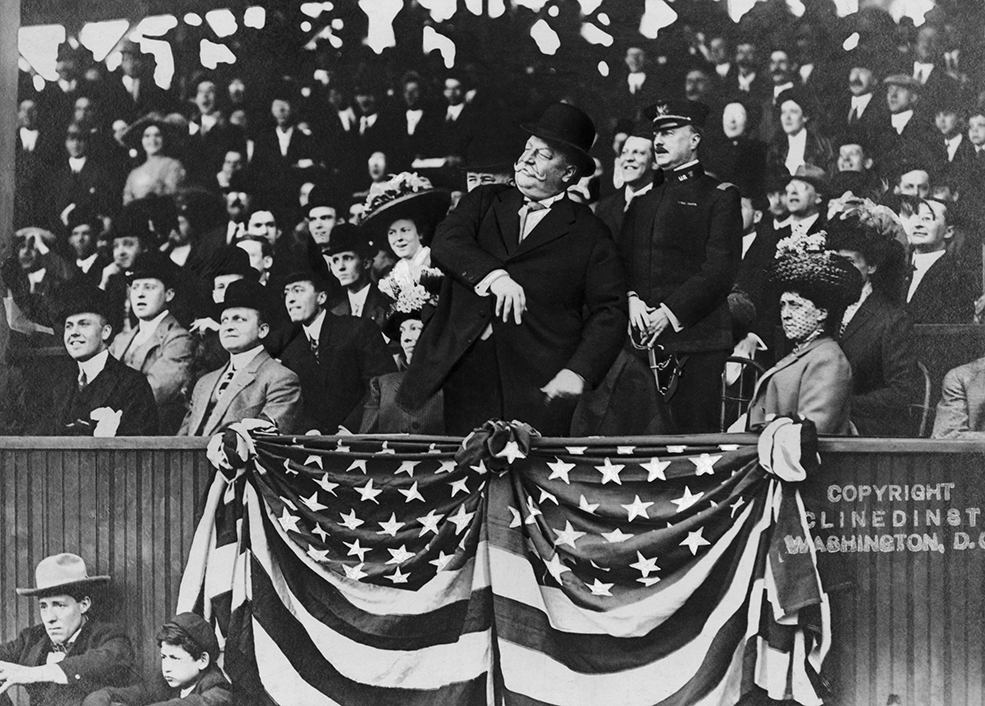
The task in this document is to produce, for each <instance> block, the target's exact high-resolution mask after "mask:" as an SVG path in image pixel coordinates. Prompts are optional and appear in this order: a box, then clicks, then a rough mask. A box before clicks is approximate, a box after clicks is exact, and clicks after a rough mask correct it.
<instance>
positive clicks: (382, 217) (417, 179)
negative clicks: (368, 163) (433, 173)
mask: <svg viewBox="0 0 985 706" xmlns="http://www.w3.org/2000/svg"><path fill="white" fill-rule="evenodd" d="M450 204H451V195H450V194H449V193H448V192H447V191H445V190H444V189H435V188H434V186H432V185H431V181H430V180H429V179H427V178H426V177H422V176H420V175H419V174H417V172H400V174H397V175H394V176H392V177H390V178H389V179H388V180H387V181H384V182H380V183H378V184H373V185H372V186H371V187H370V188H369V193H368V194H367V195H366V203H365V204H364V205H363V211H362V216H361V217H360V219H359V227H361V228H365V229H366V230H367V231H368V233H369V236H370V240H372V241H373V242H374V243H378V244H380V245H384V244H385V243H386V242H387V238H386V232H387V230H388V229H389V228H390V225H391V224H392V223H393V222H394V221H398V220H400V219H402V218H409V219H412V220H413V221H414V222H415V223H417V225H418V227H419V228H420V230H421V231H423V232H422V233H421V237H422V239H424V238H426V237H427V234H429V233H431V232H433V230H434V227H435V226H436V225H437V224H438V223H439V222H440V221H441V219H443V218H444V217H445V216H446V215H447V213H448V206H449V205H450Z"/></svg>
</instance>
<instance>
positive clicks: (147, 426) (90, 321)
mask: <svg viewBox="0 0 985 706" xmlns="http://www.w3.org/2000/svg"><path fill="white" fill-rule="evenodd" d="M58 298H59V308H60V312H59V322H60V323H62V324H63V325H64V330H65V333H64V341H65V348H66V349H67V350H68V354H69V356H70V357H71V358H72V359H73V361H74V362H75V364H74V365H70V366H66V367H65V368H64V369H59V370H58V371H57V372H56V373H54V374H53V376H52V379H51V382H50V387H49V388H48V389H47V390H46V391H45V400H44V407H46V408H47V414H45V415H42V417H41V418H40V419H39V420H38V427H39V428H38V429H37V430H36V432H35V433H36V434H38V435H54V436H65V435H71V436H148V435H154V434H157V433H158V419H157V405H156V404H155V403H154V393H153V392H152V391H151V387H150V384H149V383H148V382H147V378H146V377H144V376H143V375H142V374H141V373H139V372H138V371H136V370H133V369H131V368H128V367H127V366H126V365H124V364H123V363H121V362H119V361H118V360H117V359H116V358H114V357H113V356H111V355H110V353H109V342H110V339H111V338H112V336H113V327H112V326H111V325H110V323H109V312H108V309H109V305H108V302H107V297H106V294H105V292H103V291H101V290H99V289H96V288H94V287H90V286H89V285H86V284H85V283H83V282H71V283H69V284H68V285H66V286H64V287H62V289H61V290H60V291H59V293H58Z"/></svg>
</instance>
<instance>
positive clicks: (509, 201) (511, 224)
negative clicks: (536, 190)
mask: <svg viewBox="0 0 985 706" xmlns="http://www.w3.org/2000/svg"><path fill="white" fill-rule="evenodd" d="M522 205H523V196H522V195H521V194H520V192H519V191H518V190H517V189H510V190H508V191H504V192H503V193H502V194H501V195H499V196H497V197H496V200H495V201H494V202H493V206H492V209H493V214H494V215H495V216H496V224H497V225H498V226H499V227H498V230H499V234H500V236H501V237H502V244H503V251H502V252H493V253H492V254H493V255H496V256H497V257H500V258H502V259H504V260H505V259H506V257H507V255H508V254H509V253H512V252H513V251H514V250H516V247H517V244H518V243H519V242H520V215H519V211H520V206H522Z"/></svg>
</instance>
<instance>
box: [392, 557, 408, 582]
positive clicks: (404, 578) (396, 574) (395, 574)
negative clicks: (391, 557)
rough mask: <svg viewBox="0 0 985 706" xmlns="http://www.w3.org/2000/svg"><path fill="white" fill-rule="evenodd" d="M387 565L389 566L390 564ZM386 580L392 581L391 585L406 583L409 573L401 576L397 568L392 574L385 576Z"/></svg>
mask: <svg viewBox="0 0 985 706" xmlns="http://www.w3.org/2000/svg"><path fill="white" fill-rule="evenodd" d="M387 563H388V564H389V563H390V562H387ZM387 578H388V579H390V580H391V581H393V583H395V584H398V583H407V579H409V578H410V572H409V571H408V572H407V573H406V574H402V573H400V567H399V566H398V567H397V568H396V570H395V571H394V572H393V573H392V574H390V575H389V576H387Z"/></svg>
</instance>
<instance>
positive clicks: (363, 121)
mask: <svg viewBox="0 0 985 706" xmlns="http://www.w3.org/2000/svg"><path fill="white" fill-rule="evenodd" d="M368 128H369V116H368V115H364V116H362V117H361V118H359V134H360V135H365V134H366V130H367V129H368Z"/></svg>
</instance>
